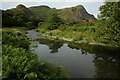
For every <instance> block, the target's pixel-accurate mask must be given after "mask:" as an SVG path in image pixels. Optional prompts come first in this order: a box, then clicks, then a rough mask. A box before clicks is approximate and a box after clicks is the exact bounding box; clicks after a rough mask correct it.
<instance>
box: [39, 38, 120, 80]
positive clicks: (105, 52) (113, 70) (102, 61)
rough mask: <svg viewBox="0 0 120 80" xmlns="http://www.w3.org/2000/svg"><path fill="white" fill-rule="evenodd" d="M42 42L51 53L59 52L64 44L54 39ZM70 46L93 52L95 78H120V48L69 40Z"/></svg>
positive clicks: (85, 53) (83, 51) (83, 52)
mask: <svg viewBox="0 0 120 80" xmlns="http://www.w3.org/2000/svg"><path fill="white" fill-rule="evenodd" d="M39 42H40V44H45V45H47V46H49V49H50V50H51V52H50V53H57V52H58V49H60V48H61V47H62V46H63V44H64V43H63V41H62V42H61V41H52V40H45V39H40V40H39ZM67 44H68V47H69V48H71V49H76V50H79V51H81V54H84V55H87V54H93V55H94V59H93V63H94V65H95V67H96V68H95V72H96V74H95V76H94V77H95V78H119V77H120V54H119V50H120V48H112V47H105V46H96V45H87V44H75V43H71V42H67Z"/></svg>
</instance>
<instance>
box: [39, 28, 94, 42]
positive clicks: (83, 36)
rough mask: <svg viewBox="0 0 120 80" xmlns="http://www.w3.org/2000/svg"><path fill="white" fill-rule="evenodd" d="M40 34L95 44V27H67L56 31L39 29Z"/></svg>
mask: <svg viewBox="0 0 120 80" xmlns="http://www.w3.org/2000/svg"><path fill="white" fill-rule="evenodd" d="M38 30H39V31H40V32H42V33H43V34H45V35H49V36H56V37H62V38H68V39H73V40H74V41H82V42H95V40H94V37H95V34H94V33H95V26H80V27H74V26H65V27H60V28H58V29H56V30H51V31H50V30H45V29H43V28H42V29H41V28H38Z"/></svg>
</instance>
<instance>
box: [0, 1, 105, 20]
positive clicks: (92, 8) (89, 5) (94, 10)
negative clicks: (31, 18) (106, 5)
mask: <svg viewBox="0 0 120 80" xmlns="http://www.w3.org/2000/svg"><path fill="white" fill-rule="evenodd" d="M103 2H104V0H2V6H1V3H0V9H4V10H6V9H10V8H15V7H16V6H17V5H18V4H23V5H25V6H26V7H30V6H40V5H47V6H49V7H51V8H57V9H62V8H66V7H73V6H77V5H83V6H84V7H85V9H86V10H87V11H88V13H90V14H93V15H94V16H95V17H96V18H97V15H98V14H99V11H98V8H99V7H100V6H101V5H103Z"/></svg>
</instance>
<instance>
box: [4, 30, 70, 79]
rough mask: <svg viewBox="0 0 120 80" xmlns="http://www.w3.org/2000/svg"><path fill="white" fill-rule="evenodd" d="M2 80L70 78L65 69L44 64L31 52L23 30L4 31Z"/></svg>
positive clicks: (47, 63) (51, 64)
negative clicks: (4, 79)
mask: <svg viewBox="0 0 120 80" xmlns="http://www.w3.org/2000/svg"><path fill="white" fill-rule="evenodd" d="M2 38H3V39H2V48H3V49H2V53H3V54H2V63H3V65H2V66H3V67H2V78H7V79H9V80H50V79H53V78H54V79H55V80H58V79H59V78H66V79H68V78H70V75H69V74H68V73H67V72H65V71H64V69H63V67H61V66H57V65H55V64H53V63H49V62H44V61H42V60H41V59H39V58H38V56H37V55H36V54H35V53H33V52H31V51H30V50H29V41H28V40H27V39H26V36H25V31H24V29H22V28H13V29H12V28H11V29H9V28H4V29H3V30H2Z"/></svg>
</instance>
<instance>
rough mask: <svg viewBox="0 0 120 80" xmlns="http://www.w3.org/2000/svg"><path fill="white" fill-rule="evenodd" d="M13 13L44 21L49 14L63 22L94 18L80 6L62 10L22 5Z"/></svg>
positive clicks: (43, 6) (14, 9)
mask: <svg viewBox="0 0 120 80" xmlns="http://www.w3.org/2000/svg"><path fill="white" fill-rule="evenodd" d="M11 11H13V12H21V13H24V14H26V15H28V16H32V17H36V18H40V19H44V20H46V19H47V17H48V15H49V14H51V13H54V12H55V13H57V14H58V16H59V17H60V18H62V19H64V20H74V21H80V20H84V19H87V20H89V21H95V20H96V18H95V17H94V16H93V15H91V14H89V13H88V12H87V11H86V10H85V8H84V7H83V6H82V5H78V6H75V7H70V8H64V9H55V8H54V9H53V8H50V7H48V6H45V5H42V6H33V7H29V8H26V7H25V6H24V5H21V4H20V5H18V6H17V7H16V8H13V9H11Z"/></svg>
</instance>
